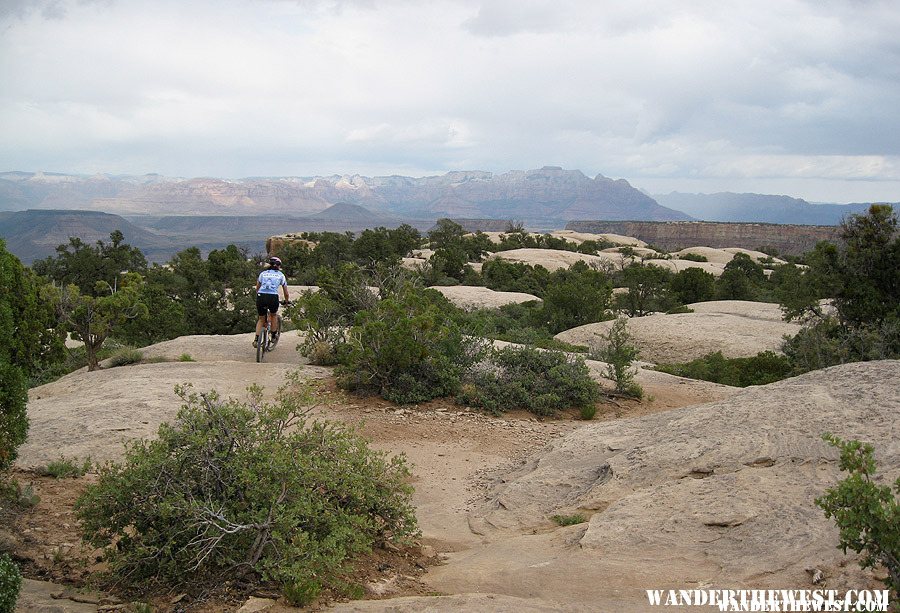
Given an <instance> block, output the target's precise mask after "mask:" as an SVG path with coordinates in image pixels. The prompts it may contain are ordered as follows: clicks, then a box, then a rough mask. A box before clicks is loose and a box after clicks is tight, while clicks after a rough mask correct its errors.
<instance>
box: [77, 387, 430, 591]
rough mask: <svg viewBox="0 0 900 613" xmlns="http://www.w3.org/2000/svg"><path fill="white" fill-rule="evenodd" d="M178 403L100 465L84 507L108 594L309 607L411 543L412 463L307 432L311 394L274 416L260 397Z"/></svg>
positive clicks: (353, 439)
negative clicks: (150, 435) (268, 593)
mask: <svg viewBox="0 0 900 613" xmlns="http://www.w3.org/2000/svg"><path fill="white" fill-rule="evenodd" d="M178 392H179V394H180V395H181V397H182V399H183V400H184V405H183V406H182V408H181V411H179V413H178V417H177V419H176V420H175V422H174V423H173V424H171V425H168V424H163V425H162V426H160V429H159V433H158V438H157V439H155V440H152V441H148V440H141V441H137V442H135V443H132V444H131V445H130V446H129V447H128V448H127V451H126V457H125V460H124V461H123V462H122V463H121V464H118V463H110V464H107V465H104V466H101V467H100V469H99V481H98V483H97V484H96V485H90V486H89V487H88V488H87V490H86V491H85V493H84V494H83V495H82V497H81V498H80V499H79V500H78V502H77V504H76V510H77V513H78V516H79V519H80V521H81V522H82V528H83V532H84V538H85V539H86V540H87V541H88V542H89V543H91V544H92V545H94V546H95V547H101V548H103V549H104V552H105V554H104V555H105V560H106V562H107V563H108V565H109V572H110V577H109V578H110V580H111V581H112V580H115V581H116V582H119V583H120V584H125V585H130V586H136V587H137V586H140V587H142V588H144V589H153V588H156V587H159V588H162V587H166V588H167V589H171V588H172V587H174V586H177V587H178V588H179V589H190V586H191V585H194V584H196V582H197V581H200V580H202V581H203V583H204V584H205V585H214V584H216V583H220V582H222V581H225V580H226V579H232V578H234V577H235V576H241V577H243V578H244V580H245V581H250V582H251V583H252V582H254V581H272V582H274V583H276V584H277V585H279V586H280V587H281V589H282V591H283V593H284V594H285V596H286V597H288V598H289V599H291V601H292V602H294V603H295V604H309V601H311V600H312V599H314V598H315V597H316V596H317V595H318V593H319V592H320V590H321V589H323V588H325V587H330V588H333V589H336V590H338V591H340V589H341V586H342V581H341V579H342V576H343V574H344V573H345V571H346V570H347V569H348V565H349V564H350V563H351V562H352V560H353V558H354V557H355V556H357V555H358V554H361V553H364V552H366V551H369V550H370V549H371V548H372V547H373V546H375V545H376V544H379V543H383V542H391V543H401V544H402V543H403V542H405V541H406V539H408V538H409V537H411V536H412V535H414V534H415V532H416V524H415V517H414V514H413V510H412V507H411V504H410V489H409V487H408V486H407V485H406V482H405V480H406V478H407V477H408V474H409V473H408V471H407V468H406V465H405V463H404V461H403V458H401V457H395V458H393V459H390V460H389V459H387V458H386V457H385V456H383V455H381V454H378V453H376V452H374V451H371V450H370V449H369V448H368V447H367V445H366V444H365V442H364V441H363V440H362V439H361V438H360V437H359V436H358V435H356V434H355V433H354V432H352V431H351V430H349V429H347V428H346V427H345V426H342V425H339V424H334V423H329V422H316V421H311V420H310V419H309V417H308V412H309V409H310V407H311V406H313V404H314V403H315V398H314V396H313V394H312V391H311V389H310V388H308V387H302V386H301V387H297V386H296V385H294V386H291V387H286V388H284V389H282V390H281V391H280V393H279V395H278V398H277V400H276V401H275V402H273V403H267V402H263V401H262V391H261V390H260V389H259V388H251V390H250V397H249V401H248V402H246V403H243V402H238V401H236V400H230V399H229V400H223V399H222V398H220V397H219V396H218V395H217V394H216V393H215V392H209V393H205V394H197V393H193V392H192V391H190V390H189V389H188V388H180V389H179V390H178Z"/></svg>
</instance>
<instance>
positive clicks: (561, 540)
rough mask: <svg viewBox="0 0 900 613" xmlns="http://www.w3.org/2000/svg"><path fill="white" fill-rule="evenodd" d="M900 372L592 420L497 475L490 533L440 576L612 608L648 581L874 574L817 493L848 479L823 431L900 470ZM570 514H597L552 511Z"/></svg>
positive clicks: (459, 585) (755, 584)
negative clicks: (566, 523)
mask: <svg viewBox="0 0 900 613" xmlns="http://www.w3.org/2000/svg"><path fill="white" fill-rule="evenodd" d="M898 378H900V362H898V361H881V362H866V363H858V364H846V365H843V366H837V367H834V368H829V369H825V370H821V371H816V372H812V373H809V374H806V375H803V376H801V377H796V378H793V379H788V380H785V381H781V382H778V383H773V384H771V385H766V386H760V387H751V388H747V389H745V390H742V391H741V392H739V393H737V394H735V395H733V396H731V397H729V398H727V399H724V400H720V401H717V402H712V403H708V404H703V405H699V406H689V407H685V408H682V409H676V410H673V411H667V412H663V413H657V414H655V415H647V416H643V417H639V418H633V419H623V420H615V421H608V422H605V423H592V424H589V425H587V426H585V427H583V428H580V429H578V430H576V431H575V432H572V433H570V434H568V435H566V436H565V438H563V439H561V440H558V441H556V442H554V443H553V444H552V447H551V448H549V449H548V450H546V451H544V452H542V453H540V454H537V455H535V456H533V457H531V458H530V459H529V460H528V461H527V462H526V463H525V464H524V465H523V466H522V467H521V468H519V469H516V470H512V471H507V472H505V473H503V474H500V475H497V478H496V480H495V486H494V488H493V491H492V492H491V493H490V495H489V497H488V501H487V503H486V504H484V505H483V507H482V508H480V509H477V510H475V511H474V512H473V513H472V514H471V515H470V519H469V524H470V526H471V527H472V529H473V530H475V531H477V532H478V533H479V534H481V535H482V536H483V538H484V539H485V541H486V542H485V544H484V545H483V546H482V547H480V548H476V549H473V550H471V551H468V552H462V553H460V554H453V555H452V556H451V558H450V560H449V562H448V563H447V564H446V565H444V566H440V567H437V568H434V569H432V570H431V571H430V572H429V575H428V580H429V583H430V584H431V585H432V586H434V588H435V589H436V590H442V591H454V590H457V589H460V590H462V589H464V590H465V591H480V592H500V591H502V592H503V593H506V594H509V595H511V596H520V597H523V596H527V597H530V598H535V599H548V600H549V599H554V598H565V599H566V603H565V604H566V605H567V607H568V608H567V609H566V610H577V607H578V606H588V605H590V606H592V607H593V610H602V611H613V610H615V611H646V610H648V609H647V601H646V592H645V590H646V589H647V588H650V587H652V588H654V589H666V588H670V587H671V588H675V589H677V588H681V589H684V588H685V586H721V585H728V586H729V588H757V589H770V588H771V589H778V588H799V587H804V588H812V587H814V581H815V582H819V583H820V582H821V579H816V577H817V576H819V577H821V578H824V580H825V581H827V586H828V587H829V588H831V589H838V590H843V589H848V588H856V589H859V588H861V587H863V586H877V585H878V583H877V582H875V581H874V579H873V576H872V573H869V572H863V571H860V570H859V567H858V566H857V563H856V560H855V559H854V558H855V556H854V555H853V554H852V552H850V553H849V555H848V554H844V553H843V552H842V551H841V550H840V549H839V548H838V547H837V544H838V530H837V528H836V527H835V526H834V522H833V520H831V519H828V518H826V517H825V516H824V514H823V513H822V511H821V509H819V508H817V507H816V505H815V503H814V500H815V498H816V497H817V496H821V495H822V494H823V492H824V491H825V490H826V488H828V487H832V486H834V485H835V484H836V483H837V482H838V480H840V479H841V478H842V473H841V471H840V468H839V465H838V462H837V458H838V454H837V452H836V451H835V450H834V449H833V448H831V447H829V446H828V445H826V444H825V443H824V442H823V441H822V439H821V434H822V433H823V432H832V433H834V434H836V435H837V436H840V437H842V438H845V439H858V440H862V441H869V442H871V443H873V444H874V445H875V449H876V458H877V460H878V462H879V472H880V474H882V475H883V482H884V483H891V482H892V481H893V480H894V479H896V478H897V476H898V475H900V446H898V445H897V443H896V441H897V437H898V430H897V414H898V411H900V398H898V396H897V394H896V389H895V387H896V386H895V385H894V382H895V381H897V380H898ZM573 512H579V513H581V514H583V515H584V516H585V517H586V518H588V521H587V522H585V523H583V524H579V525H577V526H572V527H570V528H557V527H555V526H554V524H553V523H552V522H551V521H550V519H549V518H550V517H551V516H553V515H554V514H567V513H573ZM817 571H818V572H817ZM573 577H576V578H577V580H573Z"/></svg>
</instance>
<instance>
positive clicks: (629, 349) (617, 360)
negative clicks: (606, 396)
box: [591, 317, 644, 398]
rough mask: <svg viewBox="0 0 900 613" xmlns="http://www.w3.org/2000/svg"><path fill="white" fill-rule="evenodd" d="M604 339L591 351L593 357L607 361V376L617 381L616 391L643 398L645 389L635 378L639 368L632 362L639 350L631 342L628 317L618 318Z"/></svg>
mask: <svg viewBox="0 0 900 613" xmlns="http://www.w3.org/2000/svg"><path fill="white" fill-rule="evenodd" d="M602 340H603V343H602V344H601V346H600V347H599V348H597V349H595V350H594V351H593V352H592V353H591V357H592V358H593V359H595V360H599V361H601V362H606V372H607V377H609V379H611V380H612V381H613V382H615V384H616V392H618V393H619V394H622V395H624V396H630V397H632V398H642V397H643V396H644V390H643V388H641V386H640V385H638V384H637V383H636V382H635V380H634V376H635V375H636V374H637V369H636V368H635V367H634V366H632V364H633V363H634V361H635V360H637V358H638V350H637V349H636V348H635V347H634V345H632V344H631V335H630V334H629V333H628V319H627V318H625V317H620V318H619V319H617V320H616V321H615V323H613V325H612V327H611V328H610V329H609V332H607V333H606V336H604V337H603V339H602Z"/></svg>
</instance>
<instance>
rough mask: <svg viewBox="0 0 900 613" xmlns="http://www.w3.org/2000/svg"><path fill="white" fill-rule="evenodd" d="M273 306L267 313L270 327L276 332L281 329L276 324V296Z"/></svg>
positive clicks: (277, 304) (277, 305)
mask: <svg viewBox="0 0 900 613" xmlns="http://www.w3.org/2000/svg"><path fill="white" fill-rule="evenodd" d="M273 306H274V307H275V308H273V309H272V311H271V313H269V323H270V324H271V326H270V327H271V329H272V333H273V334H278V333H279V332H281V329H280V328H279V326H278V307H279V303H278V299H277V297H276V299H275V302H274V304H273Z"/></svg>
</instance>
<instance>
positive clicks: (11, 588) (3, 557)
mask: <svg viewBox="0 0 900 613" xmlns="http://www.w3.org/2000/svg"><path fill="white" fill-rule="evenodd" d="M21 589H22V574H21V573H20V572H19V567H18V566H16V563H15V562H13V561H12V559H11V558H10V557H9V556H8V555H7V554H5V553H0V613H13V611H15V610H16V601H17V600H18V599H19V590H21Z"/></svg>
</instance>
